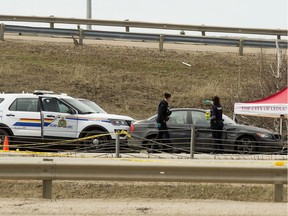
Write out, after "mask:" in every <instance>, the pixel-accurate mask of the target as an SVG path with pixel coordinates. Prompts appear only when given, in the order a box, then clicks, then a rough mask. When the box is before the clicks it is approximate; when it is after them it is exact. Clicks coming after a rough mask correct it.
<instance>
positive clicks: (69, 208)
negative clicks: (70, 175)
mask: <svg viewBox="0 0 288 216" xmlns="http://www.w3.org/2000/svg"><path fill="white" fill-rule="evenodd" d="M287 213H288V209H287V203H265V202H236V201H219V200H187V199H186V200H179V199H176V200H175V199H173V200H169V199H161V200H159V199H156V200H155V199H133V200H132V199H124V200H119V199H88V200H87V199H84V200H83V199H77V200H75V199H73V200H69V199H67V200H43V199H1V200H0V215H5V216H10V215H21V216H26V215H27V216H30V215H41V216H48V215H49V216H50V215H78V216H82V215H125V216H126V215H149V216H153V215H166V216H169V215H179V216H180V215H183V216H184V215H194V216H208V215H209V216H210V215H213V216H225V215H227V216H228V215H229V216H230V215H234V216H244V215H247V216H248V215H249V216H256V215H257V216H272V215H273V216H287Z"/></svg>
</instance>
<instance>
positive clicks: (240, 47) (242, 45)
mask: <svg viewBox="0 0 288 216" xmlns="http://www.w3.org/2000/svg"><path fill="white" fill-rule="evenodd" d="M243 49H244V39H243V38H241V39H240V41H239V55H240V56H243Z"/></svg>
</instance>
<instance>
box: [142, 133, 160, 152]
mask: <svg viewBox="0 0 288 216" xmlns="http://www.w3.org/2000/svg"><path fill="white" fill-rule="evenodd" d="M155 139H156V137H150V138H148V139H147V141H145V142H144V143H143V147H144V148H145V150H147V152H149V153H159V152H160V149H159V145H158V143H157V142H156V141H155Z"/></svg>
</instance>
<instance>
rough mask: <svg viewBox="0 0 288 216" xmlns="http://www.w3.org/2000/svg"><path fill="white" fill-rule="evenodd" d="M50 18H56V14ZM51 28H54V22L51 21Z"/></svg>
mask: <svg viewBox="0 0 288 216" xmlns="http://www.w3.org/2000/svg"><path fill="white" fill-rule="evenodd" d="M50 18H51V19H54V16H53V15H51V16H50ZM50 28H54V22H50Z"/></svg>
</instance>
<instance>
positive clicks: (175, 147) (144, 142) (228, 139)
mask: <svg viewBox="0 0 288 216" xmlns="http://www.w3.org/2000/svg"><path fill="white" fill-rule="evenodd" d="M171 111H172V114H171V116H170V117H169V121H168V122H167V126H168V130H169V133H170V137H171V139H170V141H169V142H168V143H167V142H166V143H164V144H162V142H161V143H160V142H156V140H155V139H156V136H157V128H156V117H157V116H156V115H154V116H152V117H150V118H149V119H146V120H140V121H136V122H134V123H133V124H132V125H131V131H132V137H133V140H132V141H131V142H132V143H133V144H134V145H138V146H140V147H141V148H147V150H148V151H149V150H150V151H152V150H153V149H154V151H155V150H158V151H160V150H162V149H163V150H165V151H173V152H187V153H188V152H190V141H191V126H192V125H194V126H195V129H196V130H195V131H196V133H195V134H196V144H195V148H194V151H195V152H196V153H197V152H212V151H213V139H212V133H211V129H210V121H209V111H207V110H201V109H194V108H177V109H171ZM223 119H224V130H223V139H222V146H223V148H224V151H225V152H226V153H256V152H258V153H261V152H275V153H276V152H281V150H282V148H283V144H282V142H281V136H280V134H276V133H274V132H271V131H269V130H267V129H264V128H258V127H252V126H247V125H241V124H237V123H236V122H235V121H233V120H232V119H231V118H229V117H228V116H226V115H223Z"/></svg>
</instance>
